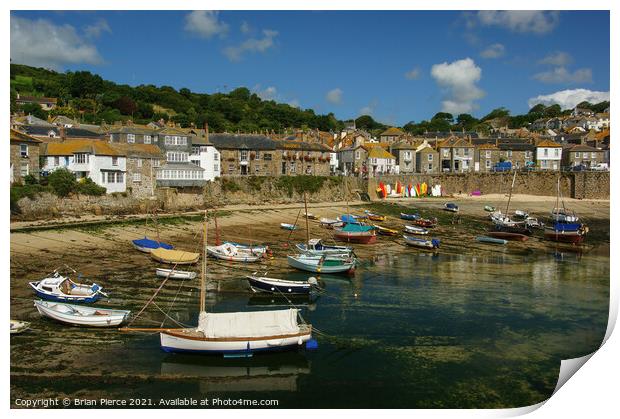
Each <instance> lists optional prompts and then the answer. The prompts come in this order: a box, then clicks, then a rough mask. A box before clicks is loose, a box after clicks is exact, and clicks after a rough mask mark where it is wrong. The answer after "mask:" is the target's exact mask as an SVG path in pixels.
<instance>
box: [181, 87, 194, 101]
mask: <svg viewBox="0 0 620 419" xmlns="http://www.w3.org/2000/svg"><path fill="white" fill-rule="evenodd" d="M179 93H180V94H181V96H183V97H186V98H188V99H189V97H190V96H191V95H192V91H191V90H189V89H188V88H187V87H183V88H182V89H181V90H179Z"/></svg>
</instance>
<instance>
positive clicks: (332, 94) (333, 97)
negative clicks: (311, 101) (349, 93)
mask: <svg viewBox="0 0 620 419" xmlns="http://www.w3.org/2000/svg"><path fill="white" fill-rule="evenodd" d="M325 99H327V101H328V102H329V103H333V104H334V105H339V104H340V103H342V90H341V89H340V88H335V89H332V90H330V91H329V92H327V94H326V95H325Z"/></svg>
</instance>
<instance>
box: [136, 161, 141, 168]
mask: <svg viewBox="0 0 620 419" xmlns="http://www.w3.org/2000/svg"><path fill="white" fill-rule="evenodd" d="M136 163H137V165H138V167H142V159H136Z"/></svg>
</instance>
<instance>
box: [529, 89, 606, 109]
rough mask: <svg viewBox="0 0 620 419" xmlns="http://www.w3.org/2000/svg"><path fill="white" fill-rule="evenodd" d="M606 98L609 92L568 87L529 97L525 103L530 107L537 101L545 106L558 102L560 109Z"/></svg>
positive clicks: (597, 101)
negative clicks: (567, 88)
mask: <svg viewBox="0 0 620 419" xmlns="http://www.w3.org/2000/svg"><path fill="white" fill-rule="evenodd" d="M606 100H609V92H597V91H593V90H588V89H572V90H570V89H569V90H560V91H559V92H555V93H551V94H549V95H539V96H536V97H533V98H530V99H529V100H528V101H527V104H528V106H529V108H530V109H531V108H533V107H534V106H535V105H537V104H539V103H542V104H543V105H545V106H550V105H555V104H558V105H560V107H561V108H562V109H573V108H574V107H575V106H577V105H578V104H579V103H581V102H583V101H588V102H590V103H599V102H603V101H606Z"/></svg>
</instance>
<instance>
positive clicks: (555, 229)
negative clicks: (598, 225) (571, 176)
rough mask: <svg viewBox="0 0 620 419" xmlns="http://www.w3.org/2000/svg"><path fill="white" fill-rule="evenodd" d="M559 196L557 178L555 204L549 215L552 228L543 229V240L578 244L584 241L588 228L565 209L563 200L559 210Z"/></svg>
mask: <svg viewBox="0 0 620 419" xmlns="http://www.w3.org/2000/svg"><path fill="white" fill-rule="evenodd" d="M560 195H561V192H560V178H559V177H558V190H557V196H556V204H555V208H554V209H553V211H552V214H551V215H552V221H553V226H551V227H546V228H545V240H551V241H555V242H563V243H571V244H579V243H581V242H582V241H583V240H584V239H585V236H586V234H587V233H588V227H586V226H585V225H584V224H582V223H580V222H579V217H577V215H576V214H575V213H574V212H571V211H568V210H567V209H566V207H565V206H564V199H562V208H560V205H559V203H560Z"/></svg>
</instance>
